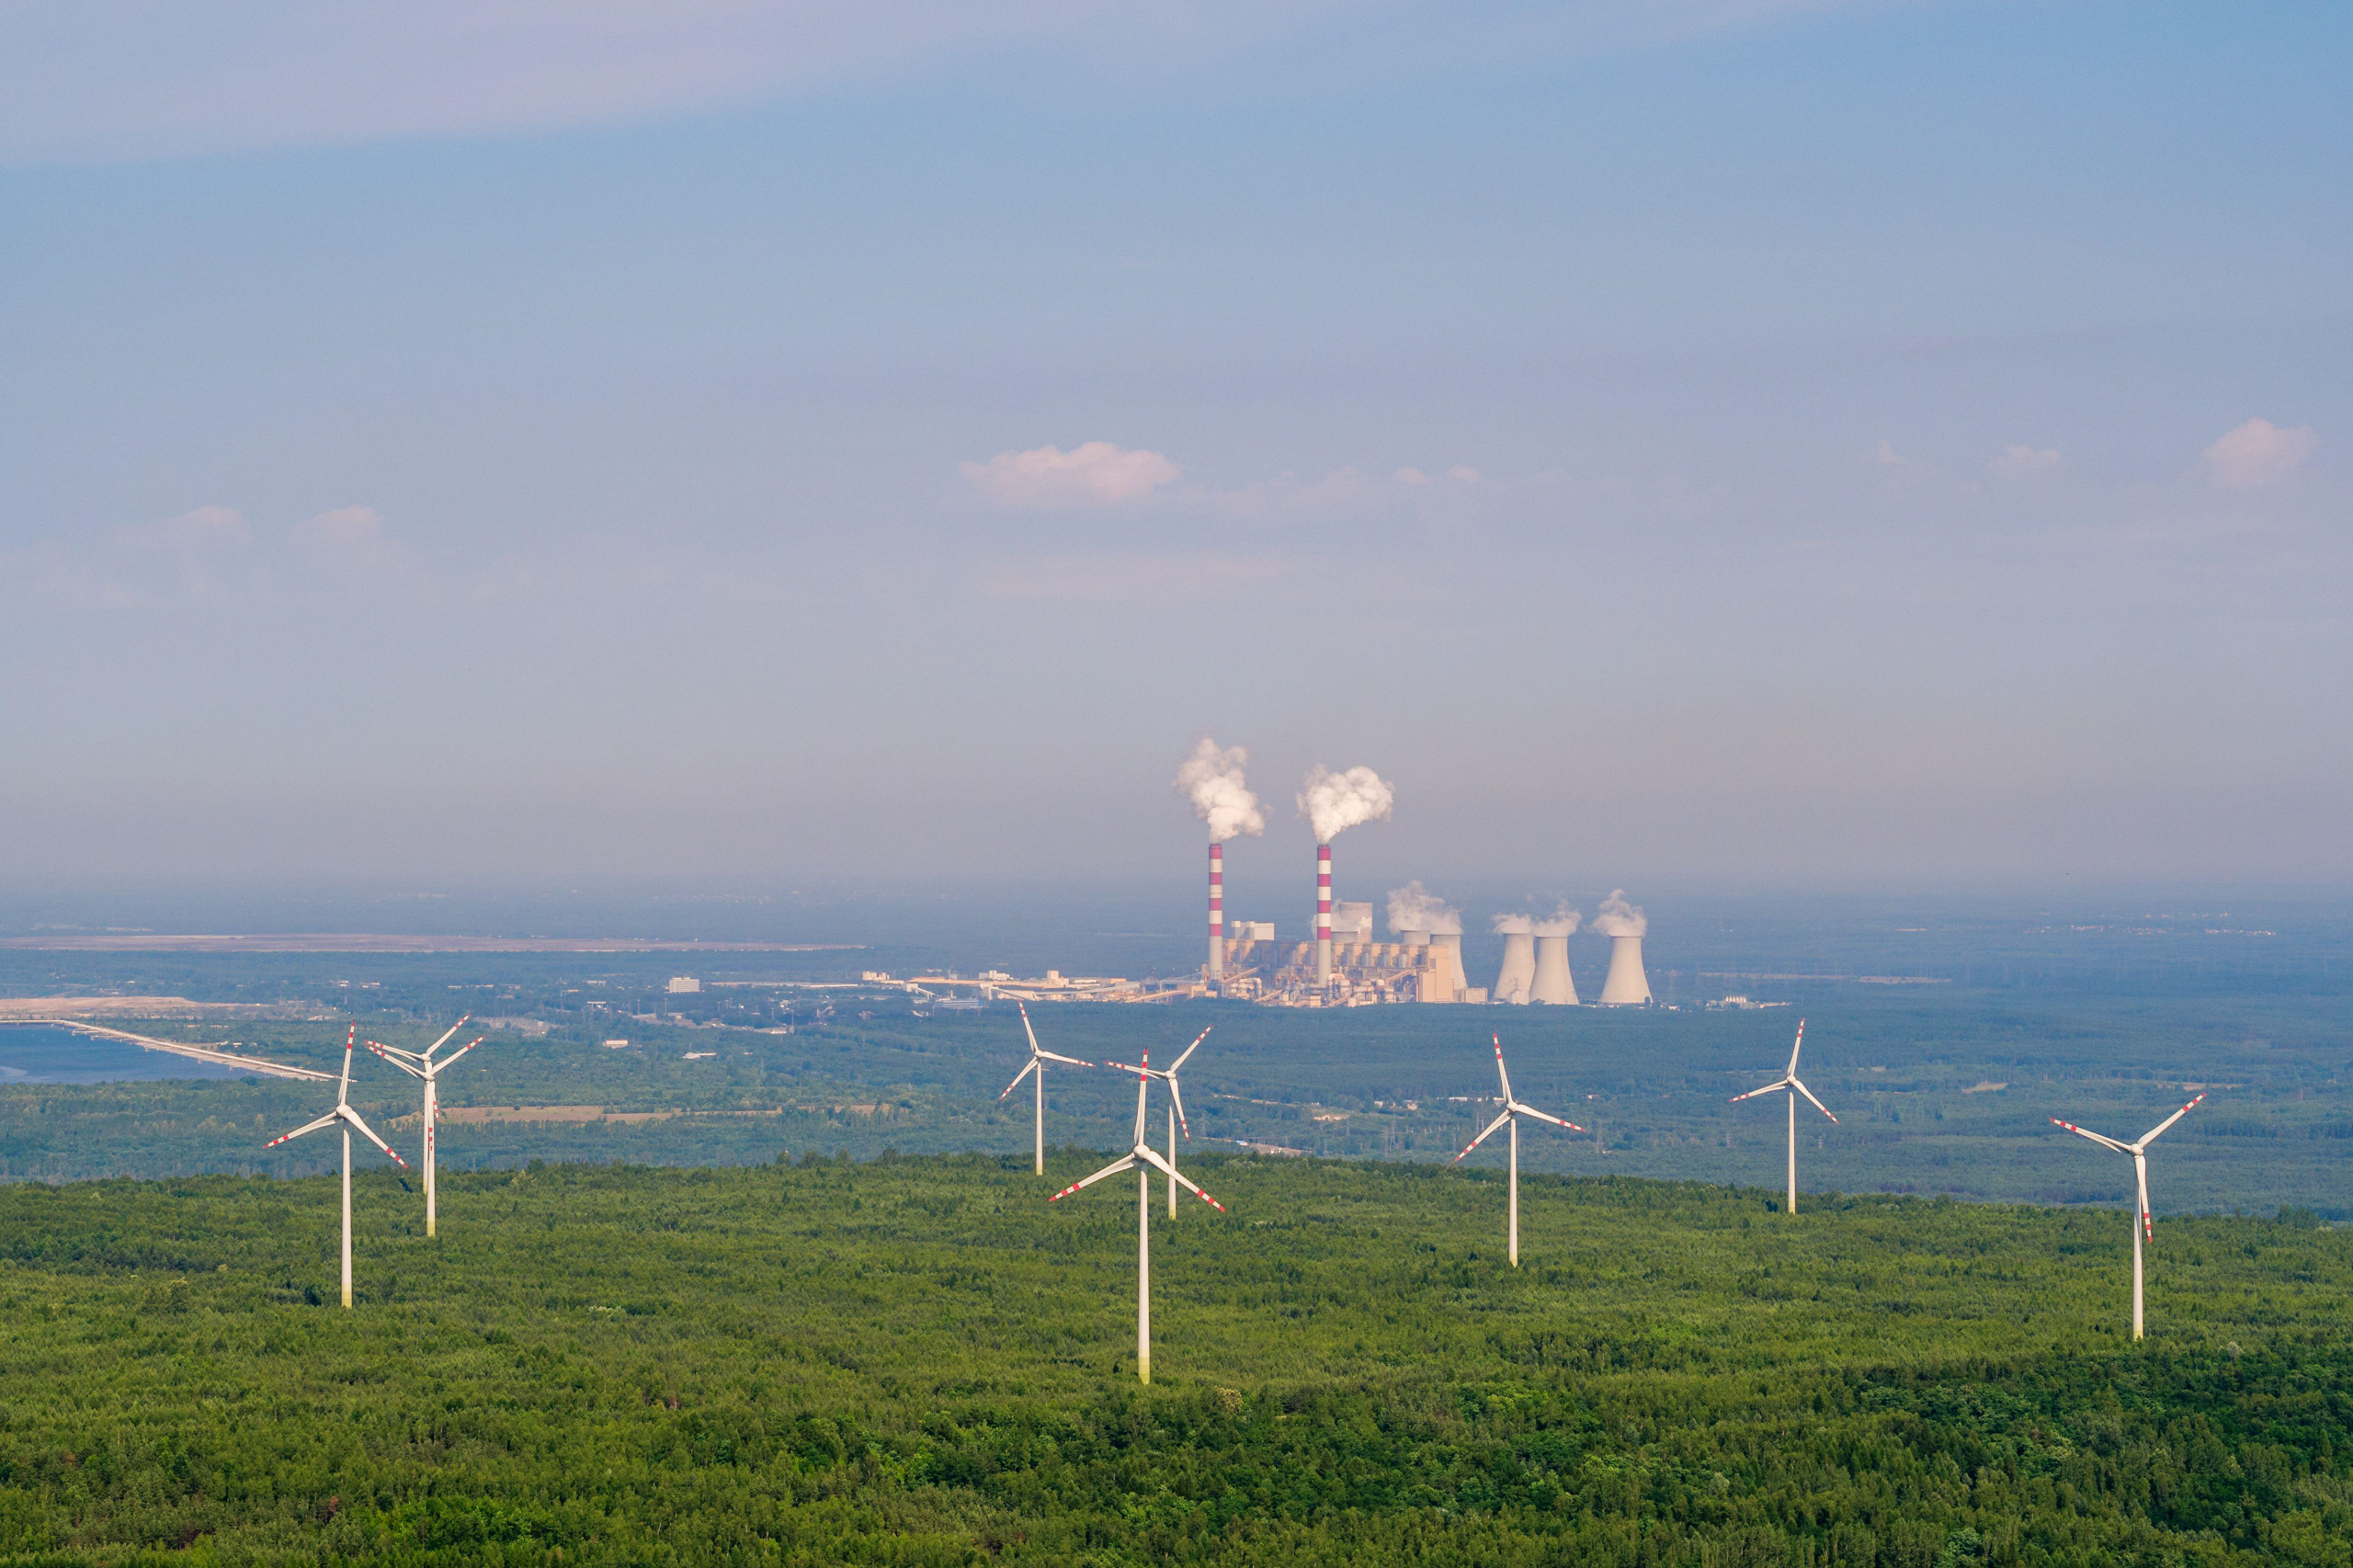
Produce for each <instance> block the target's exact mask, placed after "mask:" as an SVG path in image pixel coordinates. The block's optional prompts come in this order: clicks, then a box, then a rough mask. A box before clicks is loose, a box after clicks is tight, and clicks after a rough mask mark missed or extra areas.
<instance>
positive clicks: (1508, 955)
mask: <svg viewBox="0 0 2353 1568" xmlns="http://www.w3.org/2000/svg"><path fill="white" fill-rule="evenodd" d="M1535 983H1536V938H1535V937H1533V936H1531V935H1530V934H1529V933H1528V932H1526V931H1506V932H1505V933H1504V967H1503V968H1502V970H1500V971H1497V973H1496V975H1495V991H1494V992H1493V993H1492V995H1493V997H1494V999H1495V1001H1498V1002H1509V1003H1512V1004H1514V1005H1515V1006H1526V1005H1527V1003H1528V1002H1529V998H1530V997H1531V996H1532V994H1533V993H1534V987H1535Z"/></svg>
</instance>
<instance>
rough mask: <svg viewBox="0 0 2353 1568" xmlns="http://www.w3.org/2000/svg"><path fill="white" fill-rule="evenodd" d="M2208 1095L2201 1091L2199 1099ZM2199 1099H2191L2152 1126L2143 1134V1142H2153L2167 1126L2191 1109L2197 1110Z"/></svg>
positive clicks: (2186, 1114)
mask: <svg viewBox="0 0 2353 1568" xmlns="http://www.w3.org/2000/svg"><path fill="white" fill-rule="evenodd" d="M2205 1097H2206V1096H2205V1095H2204V1094H2203V1093H2200V1095H2199V1096H2198V1100H2202V1099H2204V1098H2205ZM2198 1100H2192V1101H2190V1102H2189V1103H2188V1105H2186V1106H2184V1107H2182V1108H2180V1109H2179V1110H2177V1111H2176V1112H2174V1113H2173V1114H2172V1115H2171V1116H2169V1117H2166V1118H2165V1119H2164V1120H2163V1121H2160V1122H2158V1123H2157V1124H2156V1125H2155V1126H2154V1127H2152V1128H2150V1129H2149V1130H2148V1131H2146V1132H2143V1134H2141V1142H2143V1143H2147V1142H2151V1141H2152V1140H2154V1138H2155V1137H2156V1135H2157V1134H2158V1133H2160V1132H2163V1131H2165V1129H2166V1128H2168V1127H2171V1126H2172V1125H2173V1124H2174V1123H2175V1122H2177V1121H2179V1120H2180V1119H2182V1118H2183V1117H2185V1116H2188V1114H2189V1113H2190V1112H2191V1111H2193V1110H2196V1109H2197V1108H2198Z"/></svg>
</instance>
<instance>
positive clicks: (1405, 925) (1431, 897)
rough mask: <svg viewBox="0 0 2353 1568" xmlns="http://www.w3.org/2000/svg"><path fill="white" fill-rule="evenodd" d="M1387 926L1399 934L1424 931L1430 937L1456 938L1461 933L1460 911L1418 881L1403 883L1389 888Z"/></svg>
mask: <svg viewBox="0 0 2353 1568" xmlns="http://www.w3.org/2000/svg"><path fill="white" fill-rule="evenodd" d="M1389 928H1390V929H1391V930H1392V931H1396V932H1400V933H1403V932H1406V931H1427V932H1428V933H1429V934H1430V935H1431V936H1433V937H1459V936H1461V934H1462V912H1461V910H1459V909H1457V908H1455V907H1454V906H1453V905H1452V904H1450V903H1447V902H1446V901H1445V900H1444V899H1442V898H1439V897H1438V895H1436V894H1435V893H1432V892H1429V891H1428V890H1427V889H1426V888H1424V887H1423V886H1422V884H1421V883H1419V882H1407V883H1406V884H1405V885H1404V887H1402V888H1391V889H1390V890H1389Z"/></svg>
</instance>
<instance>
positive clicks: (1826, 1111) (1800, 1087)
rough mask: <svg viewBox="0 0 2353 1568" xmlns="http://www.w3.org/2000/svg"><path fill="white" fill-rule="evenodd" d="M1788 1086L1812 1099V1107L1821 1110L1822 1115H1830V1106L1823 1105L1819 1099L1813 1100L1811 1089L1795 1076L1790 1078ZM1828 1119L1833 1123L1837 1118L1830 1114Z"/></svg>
mask: <svg viewBox="0 0 2353 1568" xmlns="http://www.w3.org/2000/svg"><path fill="white" fill-rule="evenodd" d="M1790 1086H1791V1087H1793V1088H1795V1089H1796V1090H1797V1092H1798V1093H1800V1094H1802V1095H1803V1096H1805V1097H1806V1098H1807V1099H1810V1100H1813V1108H1814V1109H1816V1110H1818V1111H1820V1112H1821V1113H1822V1114H1823V1115H1824V1116H1830V1108H1829V1107H1828V1106H1826V1105H1824V1104H1823V1103H1822V1102H1821V1101H1820V1100H1814V1099H1813V1090H1812V1089H1809V1088H1807V1087H1806V1086H1805V1085H1803V1084H1801V1083H1799V1082H1798V1081H1797V1080H1796V1079H1795V1078H1792V1079H1790ZM1830 1119H1831V1120H1832V1121H1833V1122H1834V1123H1835V1122H1836V1120H1837V1118H1836V1117H1835V1116H1830Z"/></svg>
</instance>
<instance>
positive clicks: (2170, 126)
mask: <svg viewBox="0 0 2353 1568" xmlns="http://www.w3.org/2000/svg"><path fill="white" fill-rule="evenodd" d="M299 11H300V8H296V7H292V6H289V5H284V4H278V3H274V0H273V3H264V0H207V3H204V4H199V5H195V6H177V7H173V6H157V5H138V4H119V5H91V6H77V7H65V6H45V5H30V6H17V7H12V8H11V9H10V10H9V11H8V12H6V14H5V15H0V62H6V63H0V106H5V107H0V204H5V209H4V210H5V211H6V214H7V217H6V222H5V223H0V346H5V348H4V349H0V419H5V424H4V425H0V428H4V429H5V431H6V434H5V436H0V595H5V610H6V613H5V617H0V656H5V659H6V670H7V671H8V674H9V679H8V681H7V683H6V695H5V697H0V704H4V705H5V706H4V707H0V714H5V717H6V722H7V727H8V731H9V733H10V734H11V736H12V738H13V739H12V744H10V745H9V746H8V747H7V748H6V753H5V755H0V804H5V807H6V812H7V815H8V818H9V820H10V823H11V831H10V832H9V834H8V835H6V838H5V839H0V879H6V880H9V881H16V882H17V883H20V884H24V885H34V884H46V883H53V882H55V881H60V880H64V879H70V878H72V877H74V876H77V875H84V874H103V875H107V876H109V877H121V876H132V877H135V876H139V875H144V874H153V875H157V876H171V877H188V876H195V877H221V878H227V879H233V880H250V881H268V880H270V879H301V878H307V877H322V876H332V877H349V878H361V879H368V878H374V879H381V880H386V881H399V880H402V879H415V878H426V879H435V878H442V879H475V880H482V881H496V880H497V879H500V878H502V877H534V876H541V875H558V876H562V875H569V874H574V873H581V874H585V873H590V872H600V873H611V874H619V875H638V874H662V875H676V876H688V877H693V876H722V875H725V876H751V877H755V878H756V877H762V876H790V875H792V874H795V873H799V872H803V871H807V872H818V871H822V872H824V873H826V874H829V875H842V876H857V875H860V874H872V875H876V876H886V877H899V876H907V875H940V876H949V877H974V876H988V875H992V874H999V873H1005V872H1008V871H1018V872H1020V873H1021V874H1024V875H1033V876H1045V877H1058V876H1075V877H1087V876H1102V875H1114V874H1116V875H1122V876H1124V875H1130V874H1133V873H1137V872H1149V871H1152V870H1154V869H1159V868H1162V867H1164V866H1167V865H1170V864H1172V863H1175V864H1181V865H1183V866H1185V867H1186V868H1187V871H1188V874H1189V869H1190V862H1191V859H1192V858H1193V857H1194V856H1195V855H1197V854H1198V839H1199V830H1198V828H1197V827H1196V826H1195V825H1194V824H1193V823H1192V822H1191V819H1190V815H1189V812H1188V811H1187V810H1186V807H1185V804H1184V802H1183V801H1181V800H1179V799H1178V798H1177V797H1176V794H1175V793H1174V792H1173V791H1172V790H1170V789H1169V779H1170V777H1171V776H1172V775H1173V773H1174V771H1175V768H1176V763H1177V761H1178V759H1179V758H1180V757H1181V756H1183V754H1184V753H1185V752H1186V750H1187V749H1188V747H1189V746H1190V744H1192V742H1193V741H1194V739H1195V738H1196V737H1197V736H1198V735H1199V734H1201V733H1205V732H1213V733H1215V734H1216V735H1218V736H1219V737H1220V738H1221V739H1222V740H1223V741H1225V742H1227V743H1228V744H1244V745H1246V746H1248V747H1250V748H1251V749H1252V751H1253V753H1254V759H1253V773H1252V778H1253V781H1254V783H1255V784H1256V787H1257V788H1258V789H1259V790H1260V792H1261V793H1262V794H1264V795H1266V796H1267V797H1268V799H1269V800H1270V801H1274V802H1276V803H1277V804H1278V805H1279V810H1277V811H1275V812H1272V813H1271V821H1270V825H1269V827H1268V831H1267V840H1268V842H1267V846H1266V847H1265V849H1264V850H1263V851H1262V850H1260V849H1259V848H1258V847H1257V846H1251V845H1246V844H1245V845H1244V846H1237V849H1236V851H1235V853H1236V854H1237V856H1239V855H1240V854H1242V853H1244V852H1245V850H1247V851H1248V852H1249V853H1252V854H1259V853H1264V854H1266V855H1268V856H1270V857H1273V858H1276V859H1277V860H1278V861H1279V860H1280V859H1281V858H1282V857H1285V856H1290V855H1295V854H1303V853H1304V849H1303V847H1302V846H1303V845H1304V844H1305V842H1306V829H1305V828H1304V826H1303V825H1302V824H1299V823H1298V822H1297V821H1296V820H1295V818H1294V816H1293V814H1292V812H1291V810H1290V798H1291V793H1292V791H1293V790H1294V789H1295V788H1296V785H1297V781H1298V779H1299V778H1300V777H1301V776H1302V774H1303V773H1304V772H1305V771H1306V769H1307V768H1308V767H1310V766H1312V765H1315V764H1319V763H1320V764H1326V765H1329V766H1332V767H1347V766H1350V765H1358V764H1362V765H1369V766H1371V767H1375V768H1376V769H1378V770H1379V771H1380V772H1381V774H1382V775H1383V776H1384V777H1386V778H1389V779H1390V780H1391V781H1392V782H1393V783H1394V785H1395V786H1396V792H1397V806H1396V811H1395V815H1394V817H1393V819H1392V821H1391V822H1388V823H1385V824H1377V825H1373V826H1369V827H1365V828H1363V829H1360V830H1357V832H1356V834H1355V835H1354V836H1353V838H1352V840H1351V841H1350V842H1349V845H1348V853H1349V854H1350V855H1351V856H1353V857H1355V858H1358V863H1360V864H1362V865H1364V866H1365V867H1366V869H1368V870H1378V871H1379V872H1380V873H1381V875H1382V876H1384V877H1389V876H1392V875H1419V876H1424V877H1431V878H1438V877H1443V876H1447V875H1463V876H1471V875H1477V876H1483V877H1498V876H1500V877H1518V876H1521V875H1522V874H1524V875H1525V876H1526V878H1527V880H1528V881H1529V882H1530V884H1531V885H1563V886H1586V885H1602V886H1608V885H1614V884H1617V883H1629V884H1632V885H1635V886H1638V887H1639V886H1640V885H1641V883H1642V881H1643V879H1645V878H1651V879H1667V878H1672V879H1676V880H1678V881H1686V882H1688V881H1692V880H1695V879H1698V880H1705V879H1708V878H1722V879H1726V880H1730V881H1762V882H1768V883H1770V882H1775V881H1794V882H1802V883H1812V884H1831V885H1836V884H1845V883H1872V884H1889V883H1894V884H1907V883H1912V882H1938V881H1975V882H1984V881H1994V882H2000V881H2049V880H2052V879H2064V878H2097V879H2103V880H2108V881H2135V880H2140V881H2168V880H2180V879H2209V880H2211V879H2232V880H2265V879H2279V880H2290V881H2314V880H2317V881H2341V880H2342V879H2344V878H2345V876H2346V875H2347V872H2348V870H2353V833H2348V831H2347V827H2346V825H2345V822H2344V812H2343V807H2342V803H2343V801H2344V800H2345V798H2346V790H2347V784H2348V783H2349V782H2353V741H2349V740H2348V736H2353V727H2348V725H2347V718H2348V713H2347V707H2348V704H2347V697H2348V687H2347V683H2348V676H2347V672H2348V670H2353V658H2348V653H2353V648H2348V647H2347V630H2346V628H2347V608H2348V607H2347V587H2348V577H2347V568H2348V565H2353V560H2348V551H2349V550H2353V545H2348V540H2347V481H2346V466H2345V452H2346V449H2347V446H2346V442H2347V431H2348V430H2353V417H2349V416H2353V407H2348V389H2347V377H2346V369H2345V367H2346V366H2347V364H2348V362H2353V358H2348V353H2347V350H2348V349H2353V309H2348V305H2353V300H2348V293H2353V290H2349V289H2348V284H2347V277H2348V275H2353V267H2347V260H2346V258H2347V256H2348V255H2353V244H2348V241H2353V222H2348V219H2353V200H2348V193H2353V177H2348V176H2353V168H2348V164H2353V124H2348V120H2353V113H2348V110H2347V107H2346V103H2345V99H2346V97H2347V95H2345V94H2344V92H2343V91H2342V84H2343V80H2344V74H2345V67H2346V65H2347V61H2348V58H2353V17H2348V15H2347V13H2346V12H2345V11H2344V10H2343V8H2341V7H2336V6H2321V5H2308V6H2267V5H2244V6H2211V5H2207V6H2167V5H2132V6H2122V5H2091V4H2083V5H2077V4H2066V3H2063V0H2049V3H2040V4H2000V3H1983V4H1964V3H1942V4H1938V3H1929V0H1923V3H1917V4H1903V5H1872V4H1852V5H1828V4H1823V5H1786V6H1784V5H1774V4H1769V3H1766V0H1757V3H1754V4H1745V5H1743V4H1715V5H1710V4H1696V3H1695V4H1673V3H1665V0H1659V3H1654V4H1643V5H1637V4H1604V3H1600V0H1593V3H1589V4H1584V5H1574V4H1572V5H1567V6H1544V7H1537V6H1528V7H1519V6H1469V7H1464V6H1448V7H1415V6H1375V5H1349V4H1345V3H1341V0H1332V3H1329V4H1300V5H1295V6H1255V7H1242V6H1232V7H1226V6H1219V5H1214V4H1204V5H1197V6H1189V7H1155V6H1137V7H1129V8H1120V9H1117V10H1114V9H1110V8H1098V7H1093V6H1081V5H1074V4H1065V5H1056V4H1051V3H1047V0H1038V3H1034V4H1005V5H1000V6H988V5H973V6H959V7H938V8H931V7H926V6H872V7H855V8H843V9H840V10H835V9H832V8H828V7H824V6H806V5H802V6H795V5H768V6H752V5H745V4H737V3H735V0H699V3H698V4H696V5H692V6H673V7H663V8H655V7H646V6H628V5H621V4H612V5H606V6H588V7H580V6H568V7H558V6H543V5H539V4H530V3H525V0H508V3H502V4H496V5H476V6H464V7H460V6H454V5H450V6H441V5H438V4H420V5H415V6H404V7H390V6H372V7H354V8H348V9H347V11H346V12H344V13H340V14H339V17H340V19H339V20H331V21H325V22H322V21H319V20H318V19H317V18H315V17H312V18H309V19H307V20H306V19H304V18H303V17H301V15H299V14H298V13H299ZM1049 449H1051V451H1049ZM1179 857H1181V858H1179Z"/></svg>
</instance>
